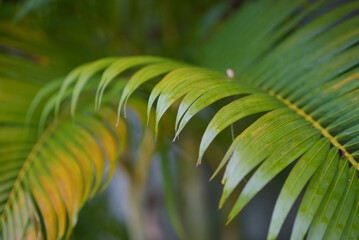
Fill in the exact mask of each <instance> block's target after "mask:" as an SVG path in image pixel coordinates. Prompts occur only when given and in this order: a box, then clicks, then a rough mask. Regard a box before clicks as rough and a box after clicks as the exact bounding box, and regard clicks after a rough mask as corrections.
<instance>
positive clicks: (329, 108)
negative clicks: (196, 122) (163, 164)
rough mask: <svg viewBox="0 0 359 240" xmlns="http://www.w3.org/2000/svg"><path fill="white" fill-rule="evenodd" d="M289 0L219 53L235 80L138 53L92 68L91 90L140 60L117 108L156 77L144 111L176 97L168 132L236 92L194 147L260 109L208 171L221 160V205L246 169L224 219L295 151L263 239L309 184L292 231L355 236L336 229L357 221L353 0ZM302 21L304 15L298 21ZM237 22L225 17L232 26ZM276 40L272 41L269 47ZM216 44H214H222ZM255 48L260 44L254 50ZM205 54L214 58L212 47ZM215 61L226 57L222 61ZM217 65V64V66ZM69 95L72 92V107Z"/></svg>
mask: <svg viewBox="0 0 359 240" xmlns="http://www.w3.org/2000/svg"><path fill="white" fill-rule="evenodd" d="M270 2H271V1H264V2H261V3H253V4H252V3H249V4H248V5H249V6H248V7H247V8H252V7H253V9H256V10H258V7H255V4H259V5H260V6H261V7H263V11H264V9H265V8H266V6H267V5H266V4H269V3H270ZM297 2H298V6H294V7H290V8H289V7H288V6H287V5H288V4H286V3H285V1H283V2H280V3H278V4H275V5H274V6H271V10H266V11H265V13H266V14H265V16H266V17H268V18H270V17H273V16H274V14H275V13H277V12H278V9H279V8H282V7H283V8H284V6H287V7H285V8H284V9H286V11H287V10H288V12H287V15H284V14H283V15H280V16H278V17H277V21H271V22H270V24H269V23H268V24H269V25H270V26H268V24H267V22H266V19H267V18H266V17H261V18H258V19H257V20H256V21H255V22H257V23H256V24H258V26H262V25H263V26H262V27H263V28H264V29H266V31H267V32H261V33H257V32H254V31H252V32H250V34H249V37H248V38H250V39H253V41H252V42H251V43H250V44H249V46H247V45H243V46H242V45H238V51H237V50H236V51H232V50H228V54H227V56H226V57H228V58H229V57H232V59H233V56H235V57H237V58H238V61H239V62H240V63H241V64H238V65H237V68H235V70H236V71H235V73H236V75H237V76H238V77H236V79H234V80H231V79H229V78H228V77H226V76H225V75H224V74H223V73H220V72H217V71H213V70H208V69H205V68H199V67H192V66H185V65H183V64H178V65H177V66H176V65H173V67H174V68H175V69H172V68H171V67H170V68H168V67H167V65H168V64H173V63H172V62H171V61H170V60H163V59H161V60H159V61H156V62H153V60H152V62H151V61H147V62H144V61H143V60H142V59H143V58H144V57H131V58H119V59H118V60H114V61H113V63H112V64H111V65H109V66H108V68H106V67H104V66H103V68H102V69H101V71H103V72H104V73H103V76H102V79H101V81H100V85H99V87H98V91H97V95H96V101H97V106H99V105H100V101H101V97H102V95H103V93H104V90H105V88H106V87H107V83H109V82H111V81H112V80H113V79H114V78H115V76H117V75H119V74H121V73H122V72H123V71H124V70H125V69H128V68H130V67H135V66H136V65H145V66H143V68H142V69H141V70H139V71H138V72H137V73H136V74H134V75H133V77H132V78H131V79H130V80H129V82H128V83H127V85H126V86H125V88H124V91H123V94H122V95H121V98H120V103H119V111H118V115H119V116H120V112H121V108H122V107H123V106H124V108H125V105H126V104H125V102H126V100H127V99H128V98H129V96H130V95H131V94H132V93H133V92H134V90H135V89H136V88H138V87H139V86H140V85H141V84H143V83H144V82H147V81H148V80H150V79H153V78H155V77H158V76H161V75H164V74H165V76H164V77H163V78H162V80H161V81H160V82H159V83H158V84H156V86H154V88H153V90H152V92H151V95H150V97H149V100H148V111H149V109H151V107H152V106H153V104H154V102H155V101H156V99H157V107H156V126H157V125H158V124H159V122H160V119H161V117H162V116H163V114H164V113H165V112H166V110H167V109H168V108H169V107H170V106H171V105H172V104H173V103H174V102H175V101H177V100H179V99H181V98H182V97H184V98H183V100H182V102H181V104H180V107H179V110H178V115H177V120H176V127H175V129H176V133H175V137H177V136H178V134H179V133H180V132H181V131H182V129H183V128H184V125H186V123H187V122H188V121H189V119H190V118H191V117H192V116H193V115H195V114H196V113H197V112H198V111H200V110H201V109H203V108H205V107H207V106H208V105H210V104H211V103H213V102H215V101H217V100H219V99H223V98H225V97H229V96H239V99H237V100H234V101H232V102H231V103H229V104H227V105H225V106H224V107H222V108H221V109H220V110H218V112H217V113H216V115H215V116H214V117H213V118H212V120H211V122H210V123H209V124H208V126H207V129H206V131H205V133H204V134H203V137H202V141H201V144H200V148H199V161H198V163H200V161H201V159H202V157H203V156H204V153H205V151H206V149H207V148H208V147H209V145H210V144H211V143H212V141H213V140H214V139H215V137H216V136H217V135H218V134H219V133H220V132H222V131H223V130H224V129H225V128H227V127H228V126H230V125H231V124H233V123H235V122H236V121H238V120H240V119H243V118H245V117H247V116H250V115H253V114H257V113H262V116H261V117H259V118H258V119H257V120H256V121H255V122H254V123H253V124H252V125H250V126H249V127H248V128H247V129H245V130H244V131H243V132H242V133H240V134H239V135H238V136H237V137H236V138H235V139H234V141H233V143H232V144H231V146H230V147H229V149H228V151H227V153H226V155H225V156H224V158H223V159H222V162H221V163H220V164H219V167H218V169H217V170H216V172H215V175H216V174H217V173H218V172H219V171H220V170H221V169H222V168H223V167H224V166H225V171H224V175H223V179H222V183H223V184H224V190H223V195H222V198H221V201H220V206H222V205H223V203H224V202H225V201H226V199H227V198H228V197H229V196H230V195H231V193H232V192H233V190H234V189H235V188H236V186H237V185H238V184H239V183H240V182H241V181H242V180H243V179H244V178H245V177H246V176H247V175H248V174H249V173H251V172H253V174H252V176H251V178H250V179H249V181H248V183H246V185H245V187H244V189H243V190H242V192H241V194H240V195H239V197H238V199H237V201H236V203H235V204H234V206H233V209H232V211H231V213H230V214H229V219H228V220H229V221H231V220H232V219H233V218H234V217H235V216H236V215H237V214H238V213H239V212H240V211H241V210H242V209H243V207H244V206H245V205H246V204H247V203H248V202H249V201H250V200H251V199H252V198H253V197H254V196H255V195H256V194H257V193H258V191H260V190H261V189H262V188H263V187H264V186H265V185H266V184H267V183H268V182H269V181H270V180H271V179H273V178H274V177H275V176H276V175H277V174H278V173H279V172H281V171H283V170H284V169H285V168H286V167H288V166H289V165H290V164H291V163H293V162H294V161H296V160H297V159H298V158H299V160H298V162H297V163H296V164H295V166H294V168H293V169H292V172H291V173H290V175H289V176H288V178H287V180H286V182H285V184H284V186H283V188H282V191H281V193H280V196H279V198H278V200H277V203H276V206H275V210H274V213H273V216H272V222H271V226H270V231H269V235H268V238H269V239H272V238H276V237H277V236H278V234H279V231H280V228H281V226H282V224H283V222H284V220H285V218H286V216H287V214H288V213H289V210H290V209H291V207H292V205H293V204H294V201H295V199H296V198H297V197H298V196H299V194H300V192H301V191H302V189H304V188H305V186H306V184H307V183H308V181H309V186H308V187H307V190H306V194H305V196H304V199H303V201H302V204H301V206H300V210H299V214H298V217H297V220H296V222H295V225H294V230H293V235H292V238H293V239H301V238H303V237H304V236H305V235H306V234H307V232H308V238H309V239H312V238H323V237H325V238H334V237H335V238H339V237H340V236H342V237H343V238H345V237H347V236H350V235H351V234H353V235H355V234H357V233H356V230H353V227H346V228H345V229H344V227H343V226H346V223H347V222H348V224H349V223H350V224H354V223H355V222H356V221H357V220H356V219H357V218H359V215H358V214H357V213H356V212H355V213H351V209H352V208H354V209H357V206H358V203H357V202H356V201H355V199H356V198H357V187H358V186H357V184H358V179H357V175H356V174H357V173H356V171H357V169H358V167H359V164H358V162H357V160H358V153H357V152H358V148H357V147H358V140H357V138H358V137H357V127H356V126H357V125H358V123H359V122H358V113H357V111H358V104H357V102H358V101H357V98H358V90H357V88H358V77H359V75H358V71H359V69H358V64H359V60H358V58H356V57H355V56H357V55H358V52H357V51H358V47H357V42H358V40H359V37H358V36H359V32H358V31H357V28H356V27H354V26H357V24H358V20H359V17H358V15H353V14H352V12H353V7H358V3H357V2H355V1H354V2H347V3H343V4H339V5H338V6H335V7H331V6H330V5H329V6H328V4H327V3H324V2H322V1H318V2H315V3H313V4H309V6H305V7H304V5H303V1H297ZM300 6H301V7H303V8H304V9H301V10H300V11H299V13H295V15H294V16H292V15H290V14H293V12H295V10H297V7H300ZM325 7H326V8H327V9H325ZM243 12H244V13H243V16H242V15H240V14H239V15H238V16H237V18H238V19H241V18H243V19H241V20H243V21H244V18H247V17H248V15H247V14H250V10H248V11H247V12H246V11H243ZM248 12H249V13H248ZM318 12H319V13H318ZM244 15H245V16H244ZM288 17H290V19H289V20H288V19H287V18H288ZM308 18H310V21H309V22H303V21H305V19H308ZM238 19H236V20H233V21H234V22H237V23H238V21H239V20H238ZM285 20H286V21H285ZM231 24H233V23H231V22H230V23H229V25H231ZM273 24H274V25H273ZM280 24H283V25H280ZM288 24H289V25H288ZM232 27H233V26H232ZM232 27H228V28H232ZM247 27H248V25H246V24H245V23H242V25H241V26H240V28H243V29H245V28H247ZM243 29H242V30H243ZM223 31H224V33H222V35H223V36H222V37H223V38H226V39H236V38H230V37H228V33H227V32H225V30H223ZM269 33H270V34H271V36H272V37H273V39H270V41H267V40H265V38H263V37H264V35H265V34H269ZM251 34H252V35H251ZM220 36H221V34H220ZM274 37H275V38H274ZM246 38H247V37H243V39H241V40H240V41H245V39H246ZM228 41H229V40H228ZM233 41H234V40H233ZM276 41H280V44H278V45H273V44H274V43H275V42H276ZM220 42H221V43H222V44H223V41H220ZM254 43H255V44H254ZM252 45H253V48H251V46H252ZM236 46H237V45H236ZM258 46H259V47H260V49H263V51H258V49H257V50H255V49H254V48H255V47H258ZM268 49H271V50H268ZM314 49H315V51H313V50H314ZM213 51H215V49H214V50H213ZM241 51H242V53H240V52H241ZM251 51H253V52H251ZM233 52H235V54H233ZM243 53H245V54H243ZM214 55H216V56H217V53H216V54H214ZM229 55H230V56H229ZM245 56H251V57H250V58H245ZM239 58H240V59H239ZM134 59H135V60H134ZM280 59H282V60H280ZM132 62H137V64H136V63H132ZM220 62H221V63H225V62H226V61H225V60H224V59H223V60H221V61H220ZM87 66H89V65H87ZM228 66H230V67H231V65H228ZM216 68H219V69H222V70H224V66H223V67H222V68H221V67H218V66H217V67H216ZM91 69H92V68H91ZM116 69H117V70H116ZM97 70H99V69H97ZM83 71H84V72H83V73H81V74H85V73H91V71H90V69H88V70H87V71H85V70H83ZM80 72H81V71H80ZM80 72H79V73H78V74H80ZM223 72H224V71H223ZM166 73H167V74H166ZM70 75H71V74H70ZM79 79H80V78H79ZM79 79H78V80H77V81H78V82H79ZM73 81H76V79H73ZM77 84H79V83H77ZM63 86H64V88H67V87H70V86H69V85H66V84H64V85H63ZM78 94H79V92H76V95H78ZM77 98H78V97H77V96H76V97H73V100H74V101H73V102H72V106H73V107H74V106H75V105H76V99H77ZM58 99H59V100H58V101H61V99H60V98H58ZM156 129H157V127H156ZM156 132H157V130H156ZM347 163H349V164H347ZM327 169H328V170H327ZM313 200H314V201H315V203H313V202H312V201H313ZM355 236H356V235H355Z"/></svg>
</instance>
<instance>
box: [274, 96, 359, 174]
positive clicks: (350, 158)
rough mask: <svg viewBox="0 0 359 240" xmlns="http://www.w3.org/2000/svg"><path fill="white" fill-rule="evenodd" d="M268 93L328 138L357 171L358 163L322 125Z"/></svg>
mask: <svg viewBox="0 0 359 240" xmlns="http://www.w3.org/2000/svg"><path fill="white" fill-rule="evenodd" d="M268 93H269V94H270V95H271V96H274V97H275V98H277V99H278V100H279V101H281V102H282V103H284V104H285V105H287V106H288V107H289V108H290V109H292V110H294V111H295V112H296V113H297V114H299V115H301V116H303V117H304V119H305V120H307V121H309V122H310V123H311V124H312V126H313V127H314V128H316V129H318V130H319V131H320V132H321V134H322V135H323V136H324V137H327V138H329V140H330V142H331V143H332V144H333V145H334V146H336V147H337V148H339V149H340V150H342V151H343V152H344V154H345V156H346V157H347V158H348V160H349V162H350V163H351V164H352V165H353V166H354V167H355V168H356V169H357V170H359V163H358V162H357V161H356V160H355V159H354V157H353V156H352V155H351V154H350V153H349V152H348V151H347V149H346V148H345V147H344V146H343V145H342V144H340V143H339V142H338V140H337V139H336V138H335V137H334V136H332V135H331V134H330V133H329V132H328V131H327V130H326V129H325V128H324V127H323V126H322V125H320V123H319V122H318V121H316V120H314V119H313V118H312V117H311V116H310V115H309V114H307V113H306V112H305V111H304V110H303V109H301V108H299V107H297V106H296V105H295V104H293V103H291V102H290V101H289V100H287V99H285V98H283V97H282V96H281V95H279V94H276V93H275V92H274V91H272V90H269V91H268Z"/></svg>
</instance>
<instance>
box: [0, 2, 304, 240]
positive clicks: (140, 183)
mask: <svg viewBox="0 0 359 240" xmlns="http://www.w3.org/2000/svg"><path fill="white" fill-rule="evenodd" d="M243 2H245V1H241V0H223V1H215V0H171V1H166V0H76V1H71V0H32V1H31V0H25V1H21V0H0V21H1V22H0V53H1V54H2V55H3V54H7V55H11V56H14V57H21V58H23V59H27V60H30V63H29V68H28V69H27V68H24V69H23V72H21V73H20V72H17V71H15V70H14V71H12V70H11V66H12V65H11V64H12V63H11V61H9V59H5V58H2V57H1V58H0V65H1V64H5V61H6V66H7V67H6V69H4V68H1V74H2V75H5V76H6V75H8V76H17V75H19V74H23V75H24V76H25V77H26V78H27V79H28V81H30V82H31V83H34V84H36V85H37V86H38V87H39V88H40V87H41V86H43V85H44V84H46V83H47V82H49V81H50V80H52V79H55V78H57V77H60V76H64V75H66V73H68V72H69V71H70V70H71V69H73V68H74V67H76V66H77V65H79V64H82V63H85V62H89V61H92V60H95V59H99V58H102V57H107V56H128V55H159V56H164V57H170V58H174V59H177V60H182V61H186V62H189V63H193V64H199V65H200V64H201V62H203V61H202V59H201V57H202V55H201V53H202V51H203V48H202V46H205V45H206V43H207V42H208V40H209V39H211V37H212V36H213V34H215V32H216V30H217V29H218V28H220V26H221V24H222V23H223V22H225V21H226V20H228V19H229V18H230V17H231V16H232V15H233V14H235V13H236V12H237V11H240V9H241V7H242V5H243ZM9 41H10V43H11V44H12V45H13V46H16V48H9V47H6V46H7V45H8V43H9ZM213 64H214V63H213ZM3 66H5V65H3ZM34 66H36V67H34ZM14 69H15V68H14ZM141 94H142V95H143V98H144V99H146V97H148V95H146V89H143V90H142V91H140V92H139V93H138V95H139V96H142V95H141ZM224 102H225V100H224ZM224 102H223V101H221V102H219V103H215V104H214V106H213V108H214V109H216V108H217V109H218V106H222V105H223V104H224ZM133 104H134V105H136V106H139V105H141V104H144V103H139V102H134V103H133ZM177 106H178V104H177ZM175 107H176V106H175ZM175 109H176V108H174V109H173V110H172V111H173V112H172V113H171V112H170V113H168V114H167V115H166V116H165V119H164V120H163V123H164V124H163V125H162V126H161V128H162V129H161V131H160V134H161V136H160V137H159V138H158V139H161V140H159V142H156V143H155V142H154V137H153V135H151V133H150V132H148V131H147V129H144V128H143V124H142V122H141V116H139V115H138V113H136V112H135V111H133V112H131V111H130V112H129V114H128V117H127V119H126V122H127V127H128V129H129V130H128V131H129V133H130V134H129V141H128V147H127V148H126V149H127V150H126V152H125V153H124V154H123V155H122V157H121V159H119V164H118V168H117V170H116V173H115V175H114V177H113V179H112V181H111V183H110V185H109V187H108V189H107V190H106V191H105V192H103V193H101V194H100V195H98V196H97V197H95V198H94V199H91V200H90V201H89V202H88V203H87V204H86V206H85V207H84V209H83V210H82V211H81V212H80V216H79V218H78V223H77V226H76V228H75V229H74V230H73V234H72V236H71V239H74V240H75V239H77V240H82V239H86V240H92V239H94V240H95V239H138V238H139V237H141V236H144V237H145V239H151V240H162V239H196V240H201V239H265V237H266V234H267V230H268V227H269V221H270V217H271V214H272V209H273V207H274V204H275V200H276V197H277V196H278V193H279V190H280V188H281V186H282V183H283V180H284V179H285V177H286V175H287V174H288V173H289V171H290V169H287V171H285V172H284V173H281V174H280V175H279V176H277V177H276V178H275V179H274V180H273V181H272V182H271V183H270V184H269V185H268V186H267V187H266V188H265V189H264V190H263V191H261V193H260V194H258V195H257V196H256V197H255V198H254V200H252V201H251V202H250V204H249V205H248V206H246V208H245V209H244V210H243V211H242V212H241V213H240V215H239V216H238V217H237V218H236V219H235V220H234V221H232V222H231V223H230V224H229V225H225V222H226V217H227V214H228V213H229V207H230V206H232V205H233V203H234V201H235V196H236V194H234V196H233V197H232V199H230V201H229V204H226V205H225V206H224V208H223V209H221V210H219V209H218V203H219V199H220V195H221V191H222V187H221V184H220V177H217V178H215V179H214V180H213V181H210V182H209V178H210V176H211V175H212V173H213V171H214V169H215V166H217V164H218V162H219V160H220V159H221V158H222V156H223V155H224V154H225V151H226V149H227V148H228V146H229V145H230V143H231V141H232V137H231V131H230V129H228V130H227V131H225V132H224V133H222V134H220V135H219V137H218V138H217V139H216V140H215V142H214V143H213V144H212V145H211V148H210V149H209V151H208V154H207V157H206V158H205V160H204V161H203V164H202V165H201V166H199V167H196V166H195V163H196V160H197V159H196V156H197V154H198V146H199V142H200V138H201V135H202V134H203V132H204V130H205V127H206V125H207V124H208V120H205V119H210V116H213V115H214V113H215V111H214V110H213V109H211V108H208V109H205V110H203V111H201V112H200V114H198V116H196V117H195V118H194V119H193V120H192V121H191V124H192V125H195V126H196V128H192V129H195V131H191V132H190V131H186V130H185V131H184V132H183V134H182V135H181V136H180V139H179V140H178V141H176V142H175V143H172V138H173V136H174V130H173V126H174V116H175V115H174V114H175ZM255 117H258V116H255ZM249 120H250V119H244V120H242V121H240V122H239V123H237V124H236V125H235V126H234V130H235V131H237V132H239V131H240V130H241V129H243V127H244V126H246V125H248V121H249ZM197 126H198V127H197ZM293 164H294V163H293ZM293 164H292V165H293ZM237 191H240V189H237ZM237 195H238V192H237ZM297 207H298V206H297V205H296V207H295V208H297ZM293 218H294V215H293V211H292V213H291V214H290V215H289V217H288V219H287V221H286V223H285V226H284V228H283V230H282V232H281V235H280V238H279V239H288V238H289V235H290V228H291V224H292V223H293Z"/></svg>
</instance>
